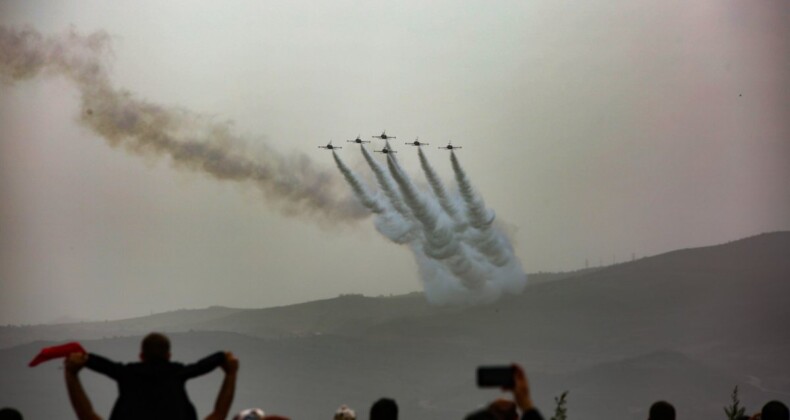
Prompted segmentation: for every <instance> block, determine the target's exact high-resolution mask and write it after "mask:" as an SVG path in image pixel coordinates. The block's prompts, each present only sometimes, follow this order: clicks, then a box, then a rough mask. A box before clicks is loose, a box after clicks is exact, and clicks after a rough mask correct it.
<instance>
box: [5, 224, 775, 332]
mask: <svg viewBox="0 0 790 420" xmlns="http://www.w3.org/2000/svg"><path fill="white" fill-rule="evenodd" d="M788 250H790V232H786V231H783V232H773V233H764V234H760V235H756V236H752V237H748V238H745V239H740V240H737V241H733V242H729V243H726V244H720V245H713V246H706V247H699V248H688V249H681V250H676V251H671V252H667V253H664V254H660V255H656V256H651V257H644V258H641V259H638V260H635V261H629V262H623V263H619V264H615V265H612V266H607V267H601V268H596V269H589V270H580V271H578V272H571V273H562V274H558V275H557V278H558V279H556V280H551V281H543V282H538V283H529V284H528V286H527V288H526V290H525V292H524V293H523V294H521V295H519V296H512V297H508V298H505V299H502V300H500V301H499V302H497V303H495V304H493V306H495V307H501V308H508V307H509V306H511V305H516V306H518V305H522V304H528V305H530V306H531V307H533V308H543V307H544V306H545V305H544V304H543V303H542V302H546V295H547V294H550V295H557V294H559V295H563V296H562V300H563V302H564V305H565V306H568V305H573V304H574V303H579V299H581V300H583V301H586V302H591V301H597V302H608V303H609V304H617V305H626V306H631V305H635V304H636V303H638V304H639V307H641V308H644V307H645V305H647V307H650V306H651V305H653V304H656V305H662V304H663V303H662V302H664V301H665V300H666V299H669V298H672V299H681V300H683V299H685V298H684V297H683V296H682V295H686V296H698V294H699V293H706V291H707V290H708V289H711V290H716V289H717V288H718V289H720V290H718V291H716V292H715V293H713V295H714V296H713V297H714V298H716V295H721V294H722V291H725V292H726V291H729V292H731V293H740V291H739V290H732V289H733V287H734V288H735V289H738V287H737V286H739V285H748V283H744V281H743V280H744V279H742V278H740V277H738V278H734V277H733V276H732V274H734V273H743V272H744V271H748V270H750V271H756V272H758V273H759V272H764V273H763V274H764V275H765V276H768V277H771V278H772V276H771V272H779V273H783V274H785V276H784V277H782V278H779V279H776V280H777V281H778V282H786V281H787V279H788V277H789V276H787V274H788V273H790V251H788ZM698 271H704V272H705V273H706V275H705V276H704V277H705V278H704V279H699V280H696V281H695V279H694V276H693V274H694V273H695V272H698ZM711 272H716V273H722V277H720V278H719V279H718V280H715V279H710V278H709V277H710V276H711ZM765 276H763V277H761V278H765ZM717 281H718V282H720V284H718V285H717V284H716V282H717ZM711 282H713V283H711ZM757 283H760V281H757ZM774 283H775V282H774V281H773V280H771V281H768V284H766V285H763V286H762V287H767V288H768V289H776V290H775V291H776V292H777V293H782V292H784V291H787V288H786V287H779V286H777V285H776V284H774ZM695 284H696V285H695ZM659 285H660V286H661V287H660V288H658V289H659V290H656V288H657V287H658V286H659ZM679 288H680V289H679ZM637 289H647V290H650V291H651V292H650V293H652V294H653V295H652V297H651V299H648V300H647V301H645V302H642V301H640V300H639V299H637V297H638V296H639V295H638V294H637V295H636V296H631V294H632V293H636V292H637ZM748 295H749V293H748V292H747V293H745V294H744V295H743V297H748ZM721 297H722V296H719V298H721ZM733 297H734V296H732V295H731V294H727V296H726V298H728V299H729V298H733ZM736 297H737V296H736ZM550 300H552V301H553V299H550ZM736 300H737V299H736ZM651 302H652V303H651ZM490 307H492V305H485V306H480V307H467V306H447V307H436V306H431V305H430V304H428V303H427V302H426V301H425V299H424V298H423V296H422V294H421V293H411V294H407V295H400V296H394V297H364V296H362V295H341V296H339V297H336V298H330V299H323V300H318V301H312V302H305V303H299V304H294V305H287V306H280V307H271V308H263V309H238V308H226V307H220V306H212V307H209V308H205V309H191V310H178V311H171V312H165V313H160V314H154V315H149V316H142V317H137V318H131V319H125V320H118V321H105V322H81V323H71V324H61V325H37V326H25V327H8V326H6V327H0V348H3V347H9V346H13V345H18V344H23V343H25V342H30V341H34V340H42V339H47V340H60V339H63V340H65V339H91V338H101V337H109V336H117V335H121V336H125V335H141V334H145V333H146V332H148V331H152V330H157V331H163V332H179V331H229V332H237V333H243V334H249V335H253V336H257V337H265V338H283V337H305V336H312V335H318V334H338V335H359V334H361V333H364V332H366V331H369V330H372V329H376V328H379V327H381V328H382V332H383V331H386V328H388V327H387V326H391V325H392V323H395V324H399V323H400V322H401V321H403V322H405V323H406V324H408V323H409V322H410V320H416V319H426V318H428V319H429V318H433V317H438V319H442V317H445V316H455V315H453V314H458V313H461V312H464V313H469V314H470V315H472V316H482V315H481V313H485V312H486V311H487V310H488V309H489V308H490ZM544 309H545V310H548V308H544ZM636 309H637V307H634V310H636ZM473 314H477V315H473Z"/></svg>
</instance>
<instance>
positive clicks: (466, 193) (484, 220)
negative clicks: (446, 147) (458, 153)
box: [450, 150, 494, 229]
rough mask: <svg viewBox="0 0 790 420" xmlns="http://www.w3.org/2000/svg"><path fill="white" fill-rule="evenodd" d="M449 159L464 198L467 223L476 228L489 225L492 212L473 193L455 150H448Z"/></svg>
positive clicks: (492, 218)
mask: <svg viewBox="0 0 790 420" xmlns="http://www.w3.org/2000/svg"><path fill="white" fill-rule="evenodd" d="M450 161H451V162H452V165H453V171H454V172H455V181H456V182H457V183H458V190H459V192H460V193H461V198H463V199H464V203H465V204H466V215H467V218H468V219H469V223H470V224H471V225H472V227H474V228H476V229H483V228H485V227H488V226H491V223H493V222H494V214H493V213H492V212H490V211H489V210H488V209H487V208H486V206H485V203H483V201H482V200H481V199H480V198H478V196H477V194H475V190H474V189H473V188H472V184H471V183H470V182H469V179H468V178H467V176H466V172H464V170H463V168H461V164H460V163H459V162H458V158H456V157H455V152H453V151H452V150H451V151H450Z"/></svg>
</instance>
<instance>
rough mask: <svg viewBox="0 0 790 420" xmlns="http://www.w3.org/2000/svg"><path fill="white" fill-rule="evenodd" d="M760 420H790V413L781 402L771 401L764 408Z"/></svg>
mask: <svg viewBox="0 0 790 420" xmlns="http://www.w3.org/2000/svg"><path fill="white" fill-rule="evenodd" d="M760 414H761V418H760V420H790V411H788V410H787V406H786V405H784V404H783V403H782V402H781V401H776V400H774V401H771V402H769V403H768V404H766V405H764V406H763V410H762V411H761V412H760Z"/></svg>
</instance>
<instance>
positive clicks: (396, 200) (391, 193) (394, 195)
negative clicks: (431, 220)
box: [359, 146, 413, 219]
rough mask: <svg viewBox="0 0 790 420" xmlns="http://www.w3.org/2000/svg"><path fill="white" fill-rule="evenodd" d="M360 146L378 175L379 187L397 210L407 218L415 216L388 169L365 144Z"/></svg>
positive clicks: (374, 172)
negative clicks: (405, 203) (377, 160)
mask: <svg viewBox="0 0 790 420" xmlns="http://www.w3.org/2000/svg"><path fill="white" fill-rule="evenodd" d="M359 148H360V149H361V150H362V156H364V157H365V161H366V162H367V163H368V166H370V169H371V170H372V171H373V175H375V176H376V181H377V182H378V184H379V187H381V190H382V191H383V192H384V195H386V196H387V198H388V199H389V201H390V203H391V204H392V207H393V208H395V210H397V211H398V213H400V214H401V215H402V216H403V217H405V218H407V219H411V218H413V215H412V214H411V212H410V211H409V209H408V208H407V207H406V206H405V205H404V204H403V197H401V196H400V193H398V190H397V189H396V188H395V185H393V183H392V179H391V178H390V176H389V175H388V174H387V171H385V170H384V168H382V167H381V165H379V163H378V162H376V160H375V159H373V156H371V155H370V152H368V149H366V148H365V146H360V147H359Z"/></svg>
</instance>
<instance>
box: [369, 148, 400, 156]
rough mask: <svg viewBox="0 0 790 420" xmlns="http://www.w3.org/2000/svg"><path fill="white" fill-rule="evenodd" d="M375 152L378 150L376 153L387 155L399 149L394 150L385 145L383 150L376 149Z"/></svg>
mask: <svg viewBox="0 0 790 420" xmlns="http://www.w3.org/2000/svg"><path fill="white" fill-rule="evenodd" d="M374 152H376V153H384V154H385V155H388V154H390V153H398V152H397V151H395V150H392V149H390V148H389V147H385V148H383V149H381V150H374Z"/></svg>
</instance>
